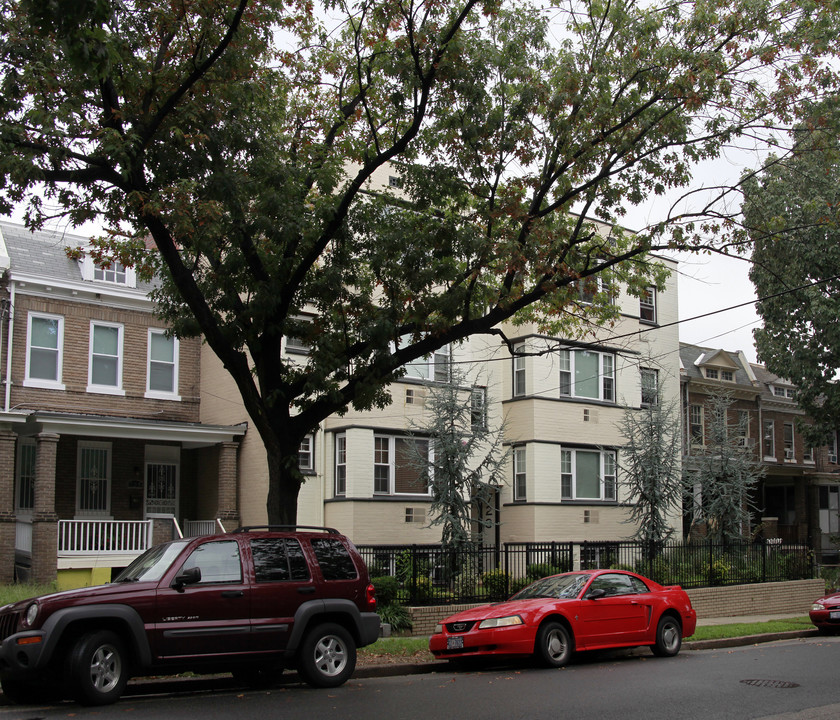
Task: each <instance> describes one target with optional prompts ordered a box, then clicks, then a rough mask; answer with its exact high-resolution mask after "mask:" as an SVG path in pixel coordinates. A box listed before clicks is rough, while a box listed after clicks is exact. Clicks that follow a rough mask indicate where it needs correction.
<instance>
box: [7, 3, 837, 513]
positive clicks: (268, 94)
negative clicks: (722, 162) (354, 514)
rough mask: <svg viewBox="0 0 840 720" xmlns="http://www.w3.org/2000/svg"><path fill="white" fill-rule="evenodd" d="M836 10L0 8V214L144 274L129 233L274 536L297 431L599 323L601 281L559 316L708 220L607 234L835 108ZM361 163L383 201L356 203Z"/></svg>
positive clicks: (360, 197) (665, 220)
mask: <svg viewBox="0 0 840 720" xmlns="http://www.w3.org/2000/svg"><path fill="white" fill-rule="evenodd" d="M836 16H837V11H836V9H835V3H834V2H825V1H824V0H795V1H794V0H783V1H782V0H697V1H696V2H682V3H679V2H678V3H674V2H667V3H661V4H660V3H658V2H656V1H655V0H654V1H653V2H648V1H647V0H645V1H644V2H632V1H631V0H614V1H606V2H602V1H600V0H596V1H595V2H591V1H589V2H584V1H578V0H566V1H564V2H563V3H561V4H560V5H559V6H543V5H542V4H540V3H538V2H535V3H534V4H531V3H529V2H528V0H524V1H522V2H516V1H514V0H506V1H503V0H487V1H485V2H477V1H475V0H464V1H462V2H450V3H445V2H439V1H438V0H414V1H412V0H359V1H358V2H354V3H348V2H344V1H343V0H325V1H324V2H323V3H314V2H311V1H310V0H183V1H181V2H173V3H160V2H157V1H152V0H122V1H120V0H79V2H74V3H70V2H60V1H59V0H0V23H2V43H0V110H2V112H0V178H2V180H0V184H1V185H2V188H0V209H2V210H4V211H8V210H10V209H11V208H12V206H13V205H14V204H17V203H20V202H21V201H28V203H29V205H28V207H29V210H28V222H29V223H30V224H32V225H39V224H41V223H43V222H44V221H45V220H46V219H48V218H49V216H50V214H51V211H50V210H49V206H48V204H47V203H53V204H55V203H57V204H58V206H59V208H60V210H59V212H60V213H61V214H64V215H66V217H67V218H69V221H70V222H72V223H78V222H82V221H85V220H90V219H96V218H99V219H100V220H101V221H103V222H104V224H105V226H106V227H107V228H109V229H110V230H112V231H113V234H109V235H107V236H106V237H105V242H104V245H105V246H108V247H103V252H104V253H106V254H108V253H111V254H113V253H115V252H116V253H117V255H118V257H120V258H121V259H123V260H125V261H126V262H129V261H134V262H136V263H142V262H144V260H145V261H146V262H148V263H149V264H150V265H152V266H154V258H152V259H151V260H149V259H148V258H145V257H144V254H143V251H142V248H143V244H142V242H141V241H142V240H143V239H145V238H146V237H151V239H152V240H153V241H154V244H155V245H156V247H157V251H158V253H159V255H158V256H157V257H158V258H159V266H158V267H157V268H156V269H157V271H158V272H160V273H162V276H163V277H164V280H165V284H164V287H163V289H162V290H161V292H160V293H158V296H157V299H158V300H159V303H160V309H161V313H162V314H163V316H164V317H165V318H166V319H167V320H169V321H170V322H171V323H172V327H173V328H174V331H175V333H176V334H178V335H181V336H189V335H199V334H200V335H202V336H203V337H204V338H205V340H206V342H207V344H208V346H209V347H210V348H211V349H212V350H213V352H215V353H216V354H217V355H218V357H219V358H220V360H221V362H222V363H223V364H224V366H225V368H226V369H227V370H228V372H229V373H230V374H231V376H232V377H233V379H234V380H235V382H236V385H237V387H238V389H239V392H240V393H241V395H242V399H243V402H244V404H245V408H246V409H247V412H248V414H249V416H250V418H251V419H252V421H253V426H254V429H255V430H256V431H257V432H258V433H259V434H260V436H261V438H262V439H263V441H264V444H265V448H266V452H267V459H268V471H269V496H268V517H269V520H270V522H280V521H285V522H293V521H294V520H295V518H296V512H297V496H298V492H299V489H300V484H301V482H302V478H301V476H300V474H299V472H298V470H297V462H296V455H297V451H298V447H299V443H300V441H301V440H302V439H303V438H304V437H305V435H306V433H308V432H310V431H311V430H312V428H313V427H315V426H316V425H317V423H318V422H319V421H320V420H322V419H323V418H325V417H327V416H328V415H330V414H331V413H335V412H341V411H342V410H344V409H345V408H347V407H348V406H349V405H353V406H355V407H357V408H370V407H374V406H378V405H383V404H384V403H386V402H387V401H388V395H387V392H386V390H385V387H386V386H387V384H388V383H389V382H390V381H391V380H393V379H394V378H395V377H399V376H400V374H401V373H402V372H403V371H402V369H401V368H402V367H403V366H404V364H405V363H406V362H409V361H411V360H414V359H418V358H422V357H424V356H425V355H427V354H429V353H431V352H433V351H434V350H435V349H436V348H438V347H441V346H443V345H445V344H448V343H458V342H459V341H462V340H464V339H465V338H467V337H469V336H471V335H474V334H476V333H499V330H498V327H499V324H500V323H502V322H503V321H505V320H508V319H511V318H515V319H517V320H528V319H535V320H537V321H538V322H539V323H540V327H541V329H542V330H543V331H545V332H550V333H553V334H561V335H565V336H571V335H574V334H575V333H576V332H578V328H579V327H580V319H581V317H582V316H585V317H587V318H588V319H591V320H594V321H596V322H601V321H608V320H610V319H611V318H614V317H615V316H616V314H617V312H618V310H617V308H616V307H614V306H613V305H612V304H611V302H610V294H609V293H608V292H598V293H594V297H595V302H592V303H587V304H580V303H579V302H578V298H579V294H578V293H579V291H580V289H581V287H580V286H581V285H584V286H588V287H586V288H584V289H586V290H595V289H596V288H602V287H605V285H604V284H602V283H596V280H598V279H599V278H603V279H605V280H606V281H607V284H613V283H622V284H624V285H626V286H628V287H629V288H630V290H631V291H633V292H636V293H639V292H641V291H642V289H643V288H644V287H645V286H647V285H649V284H650V283H661V282H662V279H663V277H662V273H661V271H659V270H657V269H656V266H655V265H653V264H650V263H649V262H648V253H649V252H650V251H651V250H655V249H660V248H665V247H669V246H681V247H684V246H687V245H699V244H701V243H702V242H703V236H704V233H708V232H710V231H714V226H713V225H710V226H703V225H702V224H697V225H692V224H691V223H686V222H685V220H686V219H685V218H679V217H677V218H669V217H667V216H668V212H667V211H663V213H662V216H661V218H657V222H656V223H655V224H653V225H652V227H651V228H650V229H648V230H645V231H642V232H639V233H638V234H635V235H633V234H630V233H627V232H625V231H624V230H622V229H620V228H619V227H618V226H616V225H615V223H616V222H617V221H620V220H621V218H622V216H623V213H624V212H625V211H626V210H627V209H628V208H630V207H632V206H633V205H635V204H639V203H641V202H642V201H644V200H646V199H647V198H648V197H649V196H652V195H655V194H662V193H665V192H667V191H669V190H673V189H674V188H680V187H684V186H687V185H688V184H689V183H690V180H691V168H692V165H693V164H694V163H695V162H699V161H702V160H707V159H709V158H713V157H716V156H718V155H719V154H720V153H721V152H722V151H723V150H724V149H725V148H726V147H728V146H729V145H730V144H732V143H735V142H737V140H738V138H741V137H748V138H751V139H752V138H754V137H758V134H759V133H760V132H761V131H762V130H763V129H766V128H767V127H768V126H772V125H773V124H774V123H776V122H782V121H786V120H787V119H788V116H789V114H790V111H791V108H793V107H795V106H796V103H797V102H798V100H799V99H800V97H801V95H802V94H803V93H810V92H829V91H832V90H833V84H834V78H833V76H832V75H831V72H830V70H827V69H826V67H825V66H824V65H823V63H822V60H823V59H824V58H823V56H824V55H825V54H827V53H833V52H834V49H835V48H836V47H837V43H836V38H837V35H838V32H837V29H836V25H837V23H836V20H837V17H836ZM828 67H829V68H830V65H829V66H828ZM386 168H391V169H386ZM378 171H379V172H378ZM382 175H384V176H386V177H387V176H388V175H393V176H394V177H396V178H398V180H397V181H396V184H397V185H398V186H399V187H396V188H393V189H392V190H385V191H382V192H371V190H373V189H374V188H373V186H372V184H371V181H372V180H373V179H374V178H375V176H382ZM386 184H387V183H386ZM42 198H43V199H45V200H46V202H43V201H42ZM573 210H574V211H575V214H572V211H573ZM593 216H594V217H597V218H598V219H600V220H602V221H604V222H605V226H604V227H606V228H611V229H610V230H609V231H608V232H604V231H603V229H602V230H599V229H598V228H596V227H595V225H594V224H593V223H592V222H591V221H590V220H588V219H586V218H588V217H593ZM659 220H661V221H662V222H659ZM672 221H673V222H672ZM120 233H122V234H124V236H123V235H121V234H120ZM123 240H124V241H125V242H123V243H122V244H121V245H120V244H119V243H118V241H123ZM117 245H119V247H117ZM307 312H311V313H312V316H311V317H312V318H314V319H312V320H311V321H307V320H306V319H305V313H307ZM284 336H286V337H289V336H292V337H296V338H298V339H300V340H302V341H304V342H306V343H307V344H308V345H309V346H310V347H311V348H312V350H311V353H310V355H309V357H308V360H307V362H306V363H305V365H295V364H292V363H289V362H286V361H283V360H281V357H282V356H281V342H282V338H283V337H284Z"/></svg>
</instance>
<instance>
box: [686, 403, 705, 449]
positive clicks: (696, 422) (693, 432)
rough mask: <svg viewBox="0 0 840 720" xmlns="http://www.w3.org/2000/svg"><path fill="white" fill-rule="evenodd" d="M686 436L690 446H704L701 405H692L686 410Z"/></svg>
mask: <svg viewBox="0 0 840 720" xmlns="http://www.w3.org/2000/svg"><path fill="white" fill-rule="evenodd" d="M688 434H689V437H690V439H691V444H692V445H703V444H705V434H704V431H703V406H702V405H692V406H691V407H690V408H689V410H688Z"/></svg>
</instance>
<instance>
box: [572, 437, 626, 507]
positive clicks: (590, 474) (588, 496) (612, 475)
mask: <svg viewBox="0 0 840 720" xmlns="http://www.w3.org/2000/svg"><path fill="white" fill-rule="evenodd" d="M560 497H561V499H563V500H593V501H615V499H616V461H615V452H614V451H612V450H583V449H564V450H561V451H560Z"/></svg>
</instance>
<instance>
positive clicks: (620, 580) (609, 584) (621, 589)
mask: <svg viewBox="0 0 840 720" xmlns="http://www.w3.org/2000/svg"><path fill="white" fill-rule="evenodd" d="M593 590H604V591H605V593H606V594H605V597H612V596H615V595H629V594H635V592H636V591H635V590H634V589H633V586H632V585H631V584H630V576H629V575H621V574H619V573H607V574H605V575H599V576H598V577H596V578H595V579H594V580H593V581H592V584H591V585H590V586H589V592H592V591H593Z"/></svg>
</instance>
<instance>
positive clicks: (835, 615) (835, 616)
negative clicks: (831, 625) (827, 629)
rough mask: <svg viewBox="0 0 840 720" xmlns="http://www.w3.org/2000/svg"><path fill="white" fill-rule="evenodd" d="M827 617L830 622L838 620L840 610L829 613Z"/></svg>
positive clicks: (839, 618)
mask: <svg viewBox="0 0 840 720" xmlns="http://www.w3.org/2000/svg"><path fill="white" fill-rule="evenodd" d="M828 617H830V618H831V619H832V620H840V610H832V611H831V612H830V613H828Z"/></svg>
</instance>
